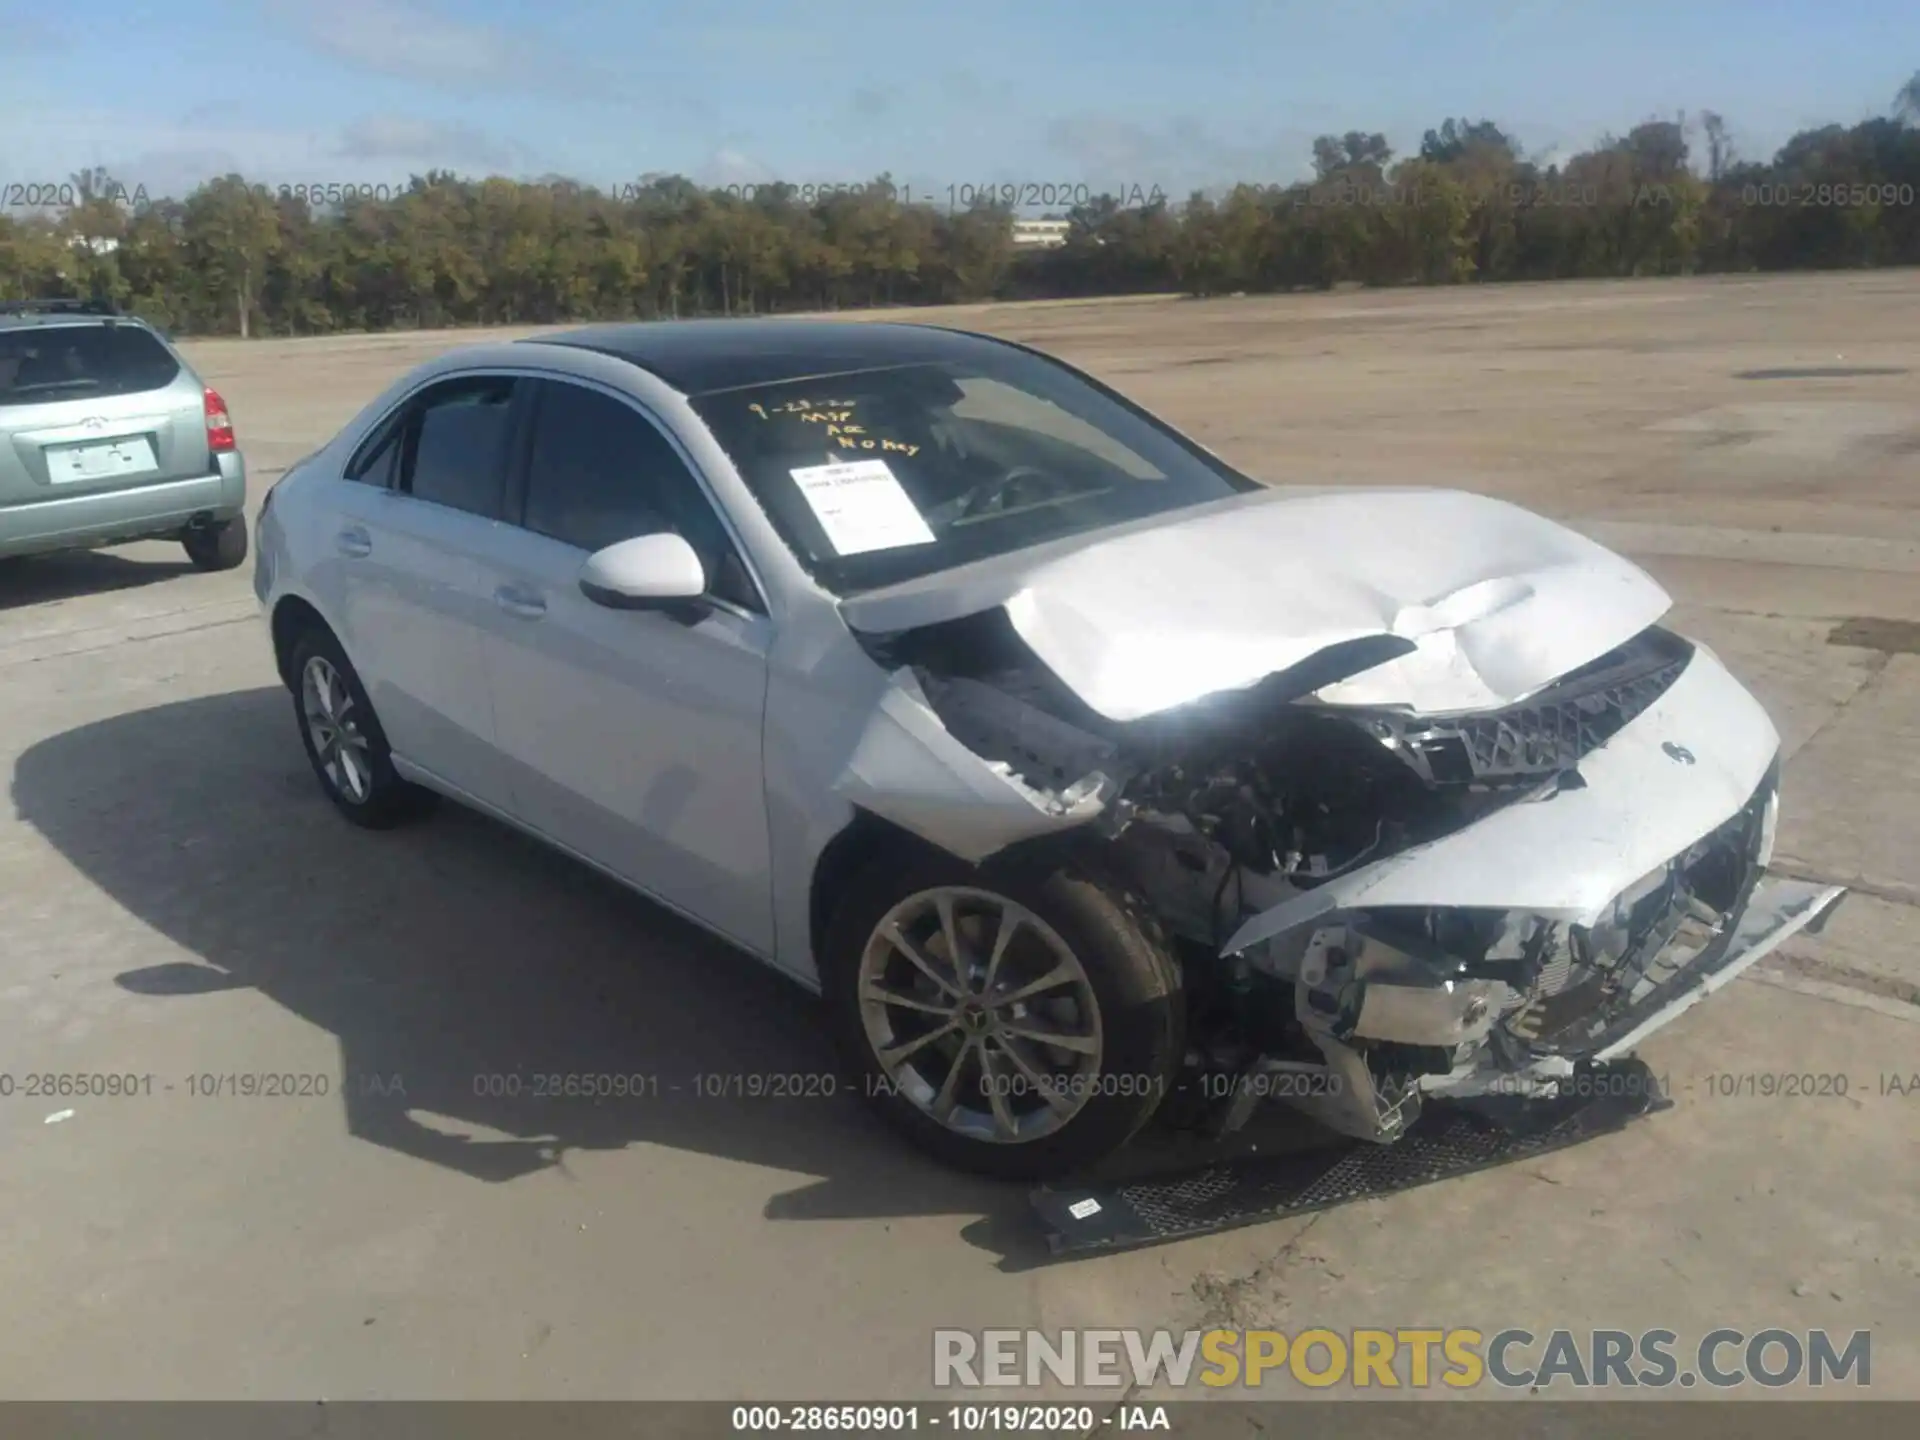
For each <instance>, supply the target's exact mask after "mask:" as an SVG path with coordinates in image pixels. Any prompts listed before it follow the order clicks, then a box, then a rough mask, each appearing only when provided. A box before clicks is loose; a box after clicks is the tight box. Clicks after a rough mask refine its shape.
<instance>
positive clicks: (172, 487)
mask: <svg viewBox="0 0 1920 1440" xmlns="http://www.w3.org/2000/svg"><path fill="white" fill-rule="evenodd" d="M214 460H215V462H216V464H217V466H218V468H217V469H216V470H215V471H214V473H212V474H210V475H197V476H195V477H194V478H192V479H191V480H164V481H160V482H157V483H155V484H152V485H135V486H129V487H128V488H127V489H124V490H108V491H95V492H94V493H92V494H89V495H59V496H55V497H53V498H51V499H47V500H34V501H29V502H28V503H26V504H23V505H8V506H4V507H0V556H8V555H39V554H46V553H48V552H51V551H57V550H85V549H91V548H93V547H94V546H98V545H117V544H120V543H122V542H124V541H128V540H147V539H152V538H154V537H156V536H171V535H174V534H177V533H178V532H179V531H181V530H183V529H185V528H186V527H187V525H188V523H189V522H190V521H192V520H194V519H196V518H200V519H206V520H211V521H216V522H217V521H221V520H229V519H232V518H233V517H234V516H236V515H239V514H240V513H241V512H242V511H243V510H245V508H246V503H247V462H246V457H245V456H243V455H242V454H241V453H240V452H239V451H237V450H234V451H228V452H227V453H225V454H221V455H216V456H215V457H214Z"/></svg>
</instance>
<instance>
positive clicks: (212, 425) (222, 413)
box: [206, 385, 238, 454]
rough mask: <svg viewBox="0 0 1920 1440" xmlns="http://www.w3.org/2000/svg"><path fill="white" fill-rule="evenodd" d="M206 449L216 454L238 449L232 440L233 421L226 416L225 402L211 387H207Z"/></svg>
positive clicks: (235, 442)
mask: <svg viewBox="0 0 1920 1440" xmlns="http://www.w3.org/2000/svg"><path fill="white" fill-rule="evenodd" d="M206 405H207V448H208V449H209V450H211V451H213V452H214V453H215V454H218V453H219V452H220V451H222V450H233V449H236V448H238V442H237V441H236V440H235V439H234V438H233V421H232V419H231V418H230V417H229V416H228V415H227V402H226V401H224V400H222V399H221V398H220V392H219V391H218V390H215V389H214V388H213V387H212V386H211V385H209V386H208V387H207V400H206Z"/></svg>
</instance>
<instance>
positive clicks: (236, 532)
mask: <svg viewBox="0 0 1920 1440" xmlns="http://www.w3.org/2000/svg"><path fill="white" fill-rule="evenodd" d="M180 544H181V547H182V548H183V549H185V550H186V552H187V559H189V560H191V561H192V562H193V567H194V569H196V570H233V569H236V568H238V567H239V566H240V565H242V564H243V563H245V561H246V558H247V517H246V516H244V515H236V516H234V517H233V518H232V519H231V520H222V521H221V522H220V523H219V524H217V525H203V526H198V527H196V528H194V529H192V530H189V531H187V532H186V533H185V534H184V535H182V536H181V537H180Z"/></svg>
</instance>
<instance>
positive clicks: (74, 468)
mask: <svg viewBox="0 0 1920 1440" xmlns="http://www.w3.org/2000/svg"><path fill="white" fill-rule="evenodd" d="M213 470H214V462H213V456H212V452H211V451H210V450H209V449H208V448H207V422H206V390H205V388H204V387H203V386H202V385H201V384H200V381H199V380H198V379H197V378H196V377H195V376H194V374H193V372H192V371H191V370H188V369H187V368H186V367H185V366H184V365H182V364H181V363H180V361H179V359H178V357H176V356H175V355H174V353H173V352H172V351H171V350H169V349H168V348H167V346H166V345H165V344H164V343H163V342H162V341H161V340H160V338H159V337H158V336H156V335H155V334H154V333H153V332H152V331H151V330H149V329H147V328H146V326H144V325H140V324H136V323H133V322H130V321H113V322H106V321H100V320H88V321H84V322H64V321H63V322H57V323H46V324H33V325H19V326H10V327H7V328H4V329H0V506H5V505H19V504H31V503H32V502H34V501H37V500H51V499H57V498H65V497H70V496H75V495H86V494H98V493H106V492H111V491H115V490H126V489H131V488H135V487H138V486H141V485H152V484H156V483H159V482H161V481H167V480H188V479H193V478H195V477H197V476H201V475H208V474H211V473H213Z"/></svg>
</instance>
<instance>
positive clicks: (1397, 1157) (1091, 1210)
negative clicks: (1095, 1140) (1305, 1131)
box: [1031, 1058, 1672, 1255]
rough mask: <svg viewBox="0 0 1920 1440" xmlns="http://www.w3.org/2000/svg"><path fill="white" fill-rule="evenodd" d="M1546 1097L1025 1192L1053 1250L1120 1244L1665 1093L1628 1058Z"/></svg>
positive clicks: (1345, 1193) (1474, 1154) (1360, 1189)
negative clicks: (1338, 1140)
mask: <svg viewBox="0 0 1920 1440" xmlns="http://www.w3.org/2000/svg"><path fill="white" fill-rule="evenodd" d="M1575 1089H1576V1090H1577V1091H1578V1092H1580V1093H1574V1094H1567V1095H1561V1096H1559V1097H1556V1098H1554V1099H1551V1100H1528V1101H1520V1100H1517V1099H1513V1098H1495V1099H1488V1100H1480V1101H1474V1102H1465V1101H1457V1102H1443V1101H1431V1102H1429V1103H1428V1105H1427V1106H1426V1108H1425V1110H1424V1111H1423V1112H1422V1113H1421V1115H1420V1118H1419V1119H1418V1120H1416V1121H1415V1122H1414V1124H1413V1126H1412V1127H1411V1128H1410V1129H1409V1130H1408V1131H1407V1133H1406V1134H1405V1135H1403V1136H1402V1137H1401V1138H1400V1139H1399V1140H1398V1141H1396V1142H1395V1143H1394V1144H1391V1145H1375V1144H1372V1143H1369V1142H1367V1141H1354V1142H1352V1143H1351V1144H1348V1145H1344V1146H1340V1147H1337V1148H1328V1149H1322V1150H1315V1151H1309V1152H1305V1153H1296V1154H1288V1155H1278V1156H1248V1157H1245V1158H1240V1159H1235V1160H1230V1161H1227V1162H1224V1163H1222V1164H1218V1165H1211V1166H1207V1167H1205V1168H1202V1169H1198V1170H1192V1171H1188V1172H1185V1173H1181V1174H1174V1175H1162V1176H1150V1177H1147V1178H1145V1179H1135V1180H1127V1181H1123V1182H1116V1183H1112V1184H1108V1185H1099V1184H1094V1185H1088V1186H1084V1187H1061V1188H1057V1189H1056V1188H1053V1187H1050V1186H1042V1187H1040V1188H1039V1189H1037V1190H1035V1191H1034V1192H1033V1194H1032V1197H1031V1198H1032V1201H1033V1207H1034V1209H1035V1210H1036V1211H1037V1212H1038V1213H1039V1215H1040V1219H1041V1221H1042V1222H1043V1223H1044V1224H1045V1225H1046V1227H1047V1230H1048V1235H1047V1241H1048V1245H1049V1246H1050V1248H1051V1249H1052V1251H1053V1253H1054V1254H1056V1255H1072V1254H1079V1253H1082V1252H1086V1251H1092V1250H1118V1249H1128V1248H1131V1247H1134V1246H1139V1245H1151V1244H1155V1243H1158V1242H1160V1241H1163V1240H1177V1239H1181V1238H1183V1237H1185V1236H1189V1235H1204V1234H1209V1233H1211V1232H1213V1231H1217V1230H1231V1229H1235V1228H1237V1227H1239V1226H1242V1225H1256V1224H1259V1223H1260V1222H1262V1221H1265V1220H1278V1219H1280V1218H1282V1217H1284V1216H1288V1215H1302V1214H1306V1213H1308V1212H1310V1211H1314V1210H1325V1209H1329V1208H1331V1207H1332V1206H1335V1205H1344V1204H1346V1203H1347V1202H1349V1201H1352V1200H1365V1199H1367V1198H1369V1197H1370V1196H1374V1195H1390V1194H1392V1193H1394V1192H1395V1191H1398V1190H1409V1189H1412V1188H1413V1187H1414V1186H1417V1185H1427V1184H1431V1183H1432V1182H1433V1181H1436V1180H1447V1179H1451V1178H1452V1177H1454V1176H1456V1175H1469V1174H1472V1173H1473V1172H1474V1171H1476V1170H1485V1169H1489V1168H1491V1167H1492V1166H1495V1165H1505V1164H1509V1163H1511V1162H1512V1161H1515V1160H1524V1159H1527V1158H1528V1157H1530V1156H1534V1155H1543V1154H1546V1153H1547V1152H1549V1151H1553V1150H1562V1149H1565V1148H1566V1147H1567V1146H1570V1145H1577V1144H1579V1143H1580V1142H1581V1141H1583V1140H1590V1139H1592V1138H1594V1137H1595V1136H1598V1135H1605V1134H1608V1133H1610V1132H1612V1131H1615V1130H1618V1129H1620V1128H1622V1127H1623V1126H1625V1125H1626V1124H1627V1123H1628V1122H1630V1121H1632V1120H1635V1119H1637V1118H1639V1117H1640V1116H1642V1115H1648V1114H1651V1113H1653V1112H1655V1111H1657V1110H1664V1109H1666V1108H1668V1106H1669V1105H1671V1104H1672V1102H1671V1101H1670V1100H1668V1099H1666V1098H1665V1097H1664V1096H1663V1095H1662V1094H1661V1093H1660V1089H1659V1084H1658V1082H1657V1081H1656V1080H1655V1079H1654V1077H1653V1074H1652V1072H1651V1071H1649V1070H1648V1069H1647V1067H1646V1065H1645V1064H1644V1063H1643V1062H1641V1061H1640V1060H1638V1059H1634V1058H1629V1059H1625V1060H1618V1061H1613V1062H1611V1063H1609V1064H1606V1065H1597V1066H1591V1067H1587V1068H1585V1069H1583V1070H1582V1071H1580V1072H1579V1078H1578V1080H1577V1083H1576V1086H1575Z"/></svg>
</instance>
